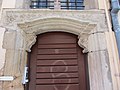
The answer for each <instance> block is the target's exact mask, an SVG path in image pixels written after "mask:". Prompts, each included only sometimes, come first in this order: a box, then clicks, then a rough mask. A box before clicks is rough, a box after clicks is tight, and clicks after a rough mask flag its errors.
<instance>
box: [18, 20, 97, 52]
mask: <svg viewBox="0 0 120 90" xmlns="http://www.w3.org/2000/svg"><path fill="white" fill-rule="evenodd" d="M18 27H19V28H20V29H21V30H23V31H24V32H25V33H26V43H27V44H26V49H27V51H29V52H30V51H31V50H30V48H31V46H32V45H33V44H34V43H35V42H36V37H37V36H36V35H38V34H40V33H44V32H52V31H63V32H69V33H73V34H76V35H78V36H79V41H78V44H79V45H80V47H82V48H83V49H84V50H83V52H84V53H86V52H88V46H87V44H88V37H89V34H90V32H91V31H92V30H94V28H95V27H96V24H90V23H88V22H80V21H76V20H73V19H66V18H46V19H39V20H36V21H32V22H25V23H20V24H18Z"/></svg>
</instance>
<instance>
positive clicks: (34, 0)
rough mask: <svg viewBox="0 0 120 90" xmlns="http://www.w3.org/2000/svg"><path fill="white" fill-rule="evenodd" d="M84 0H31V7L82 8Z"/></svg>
mask: <svg viewBox="0 0 120 90" xmlns="http://www.w3.org/2000/svg"><path fill="white" fill-rule="evenodd" d="M83 4H84V0H31V5H30V7H31V8H32V9H66V10H83V9H84V5H83Z"/></svg>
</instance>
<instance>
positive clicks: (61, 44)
mask: <svg viewBox="0 0 120 90" xmlns="http://www.w3.org/2000/svg"><path fill="white" fill-rule="evenodd" d="M77 42H78V41H77V36H75V35H72V34H69V33H62V32H52V33H44V34H41V35H39V36H38V38H37V42H36V44H35V45H34V46H33V47H32V52H31V54H30V70H29V72H30V82H29V87H28V90H87V89H86V87H87V85H86V74H85V70H86V68H85V59H84V55H83V53H82V49H81V48H80V47H79V46H78V44H77Z"/></svg>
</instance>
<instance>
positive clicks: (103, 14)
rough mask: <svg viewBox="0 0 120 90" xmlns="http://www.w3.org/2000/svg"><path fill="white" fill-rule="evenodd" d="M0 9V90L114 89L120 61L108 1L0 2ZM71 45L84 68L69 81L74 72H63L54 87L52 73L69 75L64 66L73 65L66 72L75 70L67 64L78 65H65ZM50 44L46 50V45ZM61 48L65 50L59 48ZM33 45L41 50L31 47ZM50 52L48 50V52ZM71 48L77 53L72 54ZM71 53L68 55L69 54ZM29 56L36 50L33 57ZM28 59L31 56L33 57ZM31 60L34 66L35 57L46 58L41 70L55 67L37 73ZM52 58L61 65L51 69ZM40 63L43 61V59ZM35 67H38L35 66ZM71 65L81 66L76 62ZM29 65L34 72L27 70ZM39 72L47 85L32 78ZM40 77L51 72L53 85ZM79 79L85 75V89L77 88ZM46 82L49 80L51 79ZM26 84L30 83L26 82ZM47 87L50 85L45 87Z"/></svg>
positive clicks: (118, 88)
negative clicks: (82, 60)
mask: <svg viewBox="0 0 120 90" xmlns="http://www.w3.org/2000/svg"><path fill="white" fill-rule="evenodd" d="M0 8H1V14H0V16H1V23H0V26H1V27H0V56H1V57H0V62H1V63H0V76H1V79H0V80H1V81H0V90H34V89H36V90H48V88H49V89H50V90H72V89H70V87H71V88H75V89H76V90H79V87H80V88H82V90H120V84H119V83H120V65H119V64H120V63H119V56H118V49H117V45H116V39H115V35H114V32H113V30H112V23H111V18H110V11H109V10H110V1H109V0H78V1H77V0H75V1H74V0H70V1H66V0H61V1H59V0H56V1H54V0H53V1H52V0H49V2H48V1H44V0H31V1H30V0H9V1H8V0H1V2H0ZM51 33H52V34H51ZM68 34H69V35H68ZM72 35H73V36H72ZM64 37H65V38H64ZM73 37H75V39H74V38H73ZM76 37H77V38H76ZM42 38H43V39H42ZM61 38H62V40H61ZM63 39H64V40H63ZM65 40H66V41H65ZM75 40H76V41H75ZM72 41H73V42H74V44H75V45H78V46H79V48H81V51H80V53H81V55H84V56H85V58H86V59H85V60H86V62H84V64H85V66H86V67H84V69H82V70H81V69H77V71H76V72H79V71H80V70H81V72H80V74H78V76H76V77H72V75H73V76H75V75H76V73H72V74H67V75H68V76H65V77H62V76H60V77H58V78H62V79H60V81H59V80H58V81H56V83H55V80H56V77H55V76H56V74H54V75H53V73H59V74H60V75H61V73H71V72H72V71H70V72H67V71H66V70H68V71H69V68H70V67H73V68H70V70H76V69H74V68H75V67H76V66H74V65H73V63H75V62H78V61H75V62H74V61H73V62H72V63H70V62H69V61H70V59H71V58H72V59H73V58H74V59H75V58H76V57H77V56H76V55H78V54H79V51H78V48H77V47H74V48H73V46H74V45H73V42H72ZM63 42H64V43H63ZM67 42H68V43H67ZM51 44H52V46H50V45H51ZM66 44H67V45H68V46H66V47H65V45H66ZM36 45H37V46H38V48H39V49H40V50H42V51H40V52H39V50H38V49H34V48H35V47H36ZM45 45H47V46H45ZM55 45H59V46H60V47H62V48H61V49H59V48H60V47H59V48H58V47H57V46H55ZM62 45H63V46H62ZM72 45H73V46H72ZM48 47H49V48H48ZM55 47H57V48H55ZM68 47H71V48H72V49H71V48H69V50H70V51H65V50H66V49H67V50H68ZM46 49H48V51H46ZM51 49H52V50H53V51H50V50H51ZM73 49H75V50H77V51H78V52H77V54H76V52H74V51H75V50H73ZM36 50H38V51H36ZM71 51H72V53H70V52H71ZM34 52H39V54H37V55H38V56H37V55H36V54H35V53H34ZM41 52H42V53H41ZM46 52H47V53H46ZM60 52H62V55H61V53H60ZM66 53H67V54H66ZM73 53H74V54H75V55H73ZM53 54H54V55H53ZM68 54H70V55H68ZM32 55H33V56H35V55H36V57H37V59H35V58H33V56H32ZM57 55H58V56H57ZM65 55H66V56H65ZM63 57H64V58H63ZM32 58H33V59H32ZM77 58H78V59H76V60H79V59H80V58H81V57H79V55H78V57H77ZM34 59H35V60H36V62H37V60H38V59H39V60H44V59H45V60H46V59H47V61H48V62H46V63H47V65H46V64H44V66H49V67H51V65H52V66H54V67H55V65H56V66H59V69H57V68H55V69H54V68H53V67H51V68H52V69H51V68H48V67H45V68H48V69H45V68H42V69H41V67H42V65H41V61H40V63H39V62H38V63H39V64H35V65H34V61H35V60H34ZM53 59H55V60H56V59H57V60H60V61H61V62H62V63H63V64H60V63H61V62H59V64H56V63H55V65H53V63H54V62H52V64H51V63H50V61H49V60H53ZM61 59H62V60H61ZM63 59H69V60H68V61H65V60H63ZM32 60H33V62H32ZM43 63H45V62H44V61H43ZM48 63H50V64H48ZM68 64H70V65H68ZM80 64H81V63H80ZM32 65H33V66H32ZM37 65H38V66H41V67H37ZM71 65H73V66H71ZM75 65H77V67H81V65H79V64H78V63H77V64H75ZM26 66H27V67H28V68H29V69H28V76H29V77H27V79H26V80H28V82H27V81H25V80H23V78H24V77H25V73H24V72H25V67H26ZM34 66H35V70H36V71H35V70H32V69H33V67H34ZM61 66H66V67H65V68H67V69H65V71H64V68H63V69H60V67H61ZM38 68H40V69H38ZM82 68H83V67H82ZM49 69H50V70H49ZM42 70H43V72H44V74H45V75H46V77H47V78H45V77H44V78H45V80H46V79H47V81H45V80H43V78H41V79H40V80H37V79H36V78H37V77H35V76H34V74H32V73H35V74H36V75H38V74H37V73H40V74H39V75H41V73H43V72H41V71H42ZM51 70H52V71H51ZM53 70H56V71H53ZM60 70H63V71H60ZM32 71H33V72H32ZM82 71H84V72H85V75H83V74H82V73H83V72H82ZM31 72H32V73H31ZM46 73H52V79H53V81H54V82H51V81H48V76H47V74H46ZM39 75H38V76H39ZM62 75H63V74H62ZM65 75H66V74H65ZM82 75H83V76H85V77H84V78H85V79H86V80H85V81H86V82H87V83H85V87H81V86H82V85H81V83H79V81H80V82H81V81H82V80H81V79H78V78H79V77H81V78H83V77H82ZM6 76H9V77H13V80H12V79H11V80H8V79H7V78H6ZM58 76H59V75H58ZM63 76H64V75H63ZM69 76H70V77H69ZM3 77H5V78H3ZM34 77H35V80H34V79H33V78H34ZM39 78H40V77H39ZM39 78H38V79H39ZM58 78H57V79H58ZM65 78H69V79H68V81H69V82H66V83H65V80H63V79H65ZM5 79H6V80H5ZM49 79H50V80H51V78H49ZM42 80H43V82H42V83H41V81H42ZM83 81H84V80H83ZM31 82H33V83H32V84H31ZM48 82H49V83H48ZM63 82H64V83H63ZM43 83H44V84H43ZM34 84H35V85H34ZM51 84H52V85H53V87H52V86H49V85H51ZM57 84H58V86H57ZM63 84H64V85H63ZM66 84H67V85H69V87H68V86H66ZM38 85H39V86H38ZM45 85H46V86H45ZM59 85H60V86H59ZM72 85H73V87H72ZM83 86H84V85H83ZM45 87H47V88H45ZM31 88H32V89H31ZM80 90H81V89H80Z"/></svg>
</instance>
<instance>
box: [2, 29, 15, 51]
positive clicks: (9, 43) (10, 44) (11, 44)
mask: <svg viewBox="0 0 120 90" xmlns="http://www.w3.org/2000/svg"><path fill="white" fill-rule="evenodd" d="M15 42H16V31H5V35H4V41H3V48H5V49H15Z"/></svg>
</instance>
